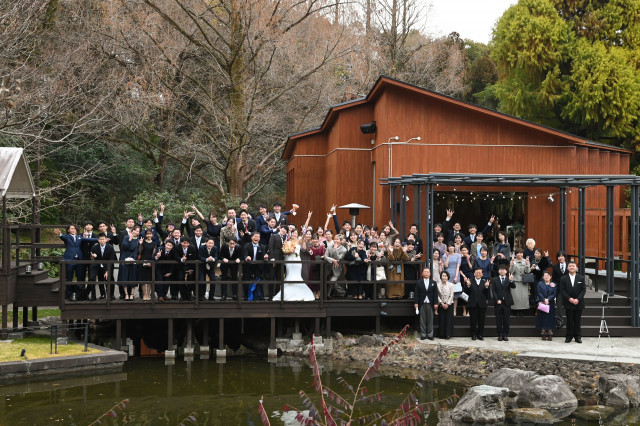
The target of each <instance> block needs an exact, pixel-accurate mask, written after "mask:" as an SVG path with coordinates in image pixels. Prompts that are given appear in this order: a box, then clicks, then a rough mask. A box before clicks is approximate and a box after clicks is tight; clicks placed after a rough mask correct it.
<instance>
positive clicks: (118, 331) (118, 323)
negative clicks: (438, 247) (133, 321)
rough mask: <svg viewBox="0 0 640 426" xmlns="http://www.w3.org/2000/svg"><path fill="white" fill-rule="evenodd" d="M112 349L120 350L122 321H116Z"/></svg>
mask: <svg viewBox="0 0 640 426" xmlns="http://www.w3.org/2000/svg"><path fill="white" fill-rule="evenodd" d="M113 346H114V349H115V350H117V351H119V350H121V348H122V320H119V319H117V320H116V341H115V344H114V345H113Z"/></svg>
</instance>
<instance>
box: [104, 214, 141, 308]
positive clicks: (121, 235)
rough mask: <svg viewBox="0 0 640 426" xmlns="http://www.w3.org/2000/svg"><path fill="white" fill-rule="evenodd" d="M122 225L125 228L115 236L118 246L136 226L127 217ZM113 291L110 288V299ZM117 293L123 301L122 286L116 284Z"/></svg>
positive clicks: (112, 288) (132, 219) (113, 287)
mask: <svg viewBox="0 0 640 426" xmlns="http://www.w3.org/2000/svg"><path fill="white" fill-rule="evenodd" d="M124 225H125V228H124V229H123V230H122V231H120V232H118V236H117V244H118V245H120V244H122V242H123V241H124V237H129V238H130V237H131V231H132V230H133V227H134V226H135V225H136V221H135V219H134V218H133V217H128V218H127V220H126V221H125V223H124ZM118 281H120V269H118ZM114 289H115V286H111V293H110V296H111V298H112V299H113V293H114ZM118 291H119V292H120V299H124V296H125V293H124V286H123V285H122V284H118Z"/></svg>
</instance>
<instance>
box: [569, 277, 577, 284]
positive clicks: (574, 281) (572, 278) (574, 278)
mask: <svg viewBox="0 0 640 426" xmlns="http://www.w3.org/2000/svg"><path fill="white" fill-rule="evenodd" d="M569 279H570V280H571V287H573V285H574V284H575V283H576V275H575V274H573V275H571V274H569Z"/></svg>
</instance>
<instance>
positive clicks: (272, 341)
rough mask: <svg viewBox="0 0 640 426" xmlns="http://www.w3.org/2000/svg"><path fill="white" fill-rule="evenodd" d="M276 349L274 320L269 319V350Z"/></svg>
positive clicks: (272, 318) (273, 318)
mask: <svg viewBox="0 0 640 426" xmlns="http://www.w3.org/2000/svg"><path fill="white" fill-rule="evenodd" d="M275 348H276V318H275V317H271V336H270V338H269V349H275Z"/></svg>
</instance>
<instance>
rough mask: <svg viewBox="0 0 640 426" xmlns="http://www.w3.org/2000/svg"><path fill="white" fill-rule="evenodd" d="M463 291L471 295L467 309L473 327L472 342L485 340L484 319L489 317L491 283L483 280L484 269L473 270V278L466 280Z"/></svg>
mask: <svg viewBox="0 0 640 426" xmlns="http://www.w3.org/2000/svg"><path fill="white" fill-rule="evenodd" d="M465 282H466V284H467V285H466V286H465V287H464V288H463V291H464V292H465V293H466V294H468V295H469V300H467V307H468V308H469V319H470V326H471V340H476V339H478V340H484V338H483V337H482V334H483V333H484V319H485V317H486V316H487V295H488V294H489V285H490V283H489V281H488V280H485V279H483V278H482V268H480V267H476V268H475V269H474V270H473V278H471V279H469V278H467V279H466V280H465Z"/></svg>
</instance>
